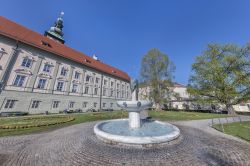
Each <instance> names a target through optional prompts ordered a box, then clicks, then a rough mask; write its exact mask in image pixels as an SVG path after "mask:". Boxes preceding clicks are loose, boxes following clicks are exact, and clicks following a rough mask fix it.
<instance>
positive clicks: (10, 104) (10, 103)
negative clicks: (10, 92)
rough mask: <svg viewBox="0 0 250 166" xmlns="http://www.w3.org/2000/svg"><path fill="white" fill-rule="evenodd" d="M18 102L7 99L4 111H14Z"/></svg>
mask: <svg viewBox="0 0 250 166" xmlns="http://www.w3.org/2000/svg"><path fill="white" fill-rule="evenodd" d="M17 101H18V100H15V99H7V100H6V102H5V104H4V109H12V108H14V107H15V104H16V102H17Z"/></svg>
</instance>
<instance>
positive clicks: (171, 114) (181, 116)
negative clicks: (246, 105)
mask: <svg viewBox="0 0 250 166" xmlns="http://www.w3.org/2000/svg"><path fill="white" fill-rule="evenodd" d="M149 116H151V117H152V118H154V119H159V120H163V121H176V120H199V119H212V118H223V117H228V115H227V114H213V113H200V112H182V111H178V112H177V111H150V112H149Z"/></svg>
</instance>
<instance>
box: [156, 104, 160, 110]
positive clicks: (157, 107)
mask: <svg viewBox="0 0 250 166" xmlns="http://www.w3.org/2000/svg"><path fill="white" fill-rule="evenodd" d="M155 109H156V111H160V110H161V105H160V104H159V103H155Z"/></svg>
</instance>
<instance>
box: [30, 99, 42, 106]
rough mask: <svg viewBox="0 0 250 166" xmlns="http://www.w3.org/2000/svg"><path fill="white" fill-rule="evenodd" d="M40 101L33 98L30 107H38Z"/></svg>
mask: <svg viewBox="0 0 250 166" xmlns="http://www.w3.org/2000/svg"><path fill="white" fill-rule="evenodd" d="M40 102H41V101H39V100H34V101H32V104H31V108H38V107H39V104H40Z"/></svg>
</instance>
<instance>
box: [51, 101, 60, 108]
mask: <svg viewBox="0 0 250 166" xmlns="http://www.w3.org/2000/svg"><path fill="white" fill-rule="evenodd" d="M59 104H60V101H53V105H52V108H58V107H59Z"/></svg>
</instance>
